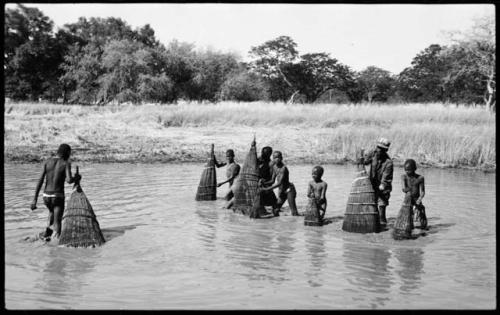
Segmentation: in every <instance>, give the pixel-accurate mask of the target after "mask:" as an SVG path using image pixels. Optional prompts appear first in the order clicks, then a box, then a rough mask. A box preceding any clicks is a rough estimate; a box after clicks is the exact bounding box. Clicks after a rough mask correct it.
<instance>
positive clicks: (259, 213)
mask: <svg viewBox="0 0 500 315" xmlns="http://www.w3.org/2000/svg"><path fill="white" fill-rule="evenodd" d="M263 198H264V191H263V190H261V189H260V188H258V189H257V193H256V194H255V199H254V202H253V204H252V208H251V210H250V213H249V214H248V215H249V216H250V218H253V219H258V218H261V217H263V216H265V215H267V211H266V208H265V207H264V205H263V201H264V199H263Z"/></svg>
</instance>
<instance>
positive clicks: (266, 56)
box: [249, 36, 299, 101]
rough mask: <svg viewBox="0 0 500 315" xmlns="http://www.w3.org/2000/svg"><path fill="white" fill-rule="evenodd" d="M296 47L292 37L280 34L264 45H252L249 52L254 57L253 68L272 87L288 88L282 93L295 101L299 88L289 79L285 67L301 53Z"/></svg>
mask: <svg viewBox="0 0 500 315" xmlns="http://www.w3.org/2000/svg"><path fill="white" fill-rule="evenodd" d="M296 47H297V44H296V43H295V42H294V41H293V39H292V38H290V37H289V36H280V37H278V38H276V39H273V40H269V41H267V42H265V43H264V44H262V45H259V46H255V47H252V48H251V49H250V52H249V54H250V56H251V57H252V58H254V60H253V61H252V63H251V64H250V65H251V68H252V70H253V71H255V72H256V73H258V74H259V75H261V76H262V77H263V78H264V79H265V80H266V81H267V82H268V83H270V85H271V87H272V88H277V87H281V88H282V89H283V86H285V87H286V88H288V89H286V90H284V91H282V92H281V94H285V95H287V96H288V97H290V96H291V98H290V101H293V96H295V95H296V94H297V93H298V89H297V88H296V87H295V86H294V85H293V84H292V82H291V81H290V80H289V79H288V77H287V75H286V74H285V71H284V68H285V67H290V64H292V63H293V62H294V61H295V60H296V58H297V57H298V54H299V53H298V51H297V49H296ZM283 83H284V85H283ZM287 90H288V91H287ZM290 92H291V93H290Z"/></svg>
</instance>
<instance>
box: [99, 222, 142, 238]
mask: <svg viewBox="0 0 500 315" xmlns="http://www.w3.org/2000/svg"><path fill="white" fill-rule="evenodd" d="M141 225H145V224H135V225H124V226H117V227H112V228H105V229H101V232H102V235H103V236H104V239H105V240H106V242H109V241H110V240H112V239H114V238H115V237H118V236H122V235H123V234H125V232H126V231H130V230H133V229H135V228H136V227H138V226H141Z"/></svg>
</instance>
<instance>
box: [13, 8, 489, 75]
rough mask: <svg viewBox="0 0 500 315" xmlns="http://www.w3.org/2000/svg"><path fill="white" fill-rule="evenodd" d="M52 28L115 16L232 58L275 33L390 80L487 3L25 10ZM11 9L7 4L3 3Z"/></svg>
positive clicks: (479, 13)
mask: <svg viewBox="0 0 500 315" xmlns="http://www.w3.org/2000/svg"><path fill="white" fill-rule="evenodd" d="M26 6H28V7H37V8H38V9H40V10H41V11H42V12H43V13H44V14H45V15H46V16H48V17H49V18H50V19H51V20H52V21H53V22H54V25H55V26H56V29H57V27H61V26H63V25H64V24H66V23H74V22H76V21H77V20H78V18H79V17H82V16H83V17H86V18H90V17H102V18H106V17H118V18H121V19H122V20H124V21H126V22H127V24H129V25H131V26H132V27H133V28H134V29H135V28H137V27H142V26H144V25H145V24H150V26H151V27H152V28H153V29H154V31H155V36H156V38H157V39H158V40H159V41H160V42H162V43H163V44H165V45H166V44H168V43H169V42H170V41H172V40H173V39H177V40H179V41H182V42H189V43H193V44H195V45H196V47H197V48H200V49H206V48H212V49H215V50H219V51H222V52H234V53H237V54H238V55H239V56H241V58H242V59H243V60H248V58H249V57H248V51H249V50H250V48H251V47H252V46H258V45H260V44H262V43H264V42H266V41H268V40H272V39H274V38H276V37H278V36H281V35H287V36H290V37H291V38H292V39H293V40H294V41H295V42H296V43H297V49H298V51H299V53H300V54H306V53H315V52H326V53H329V54H330V56H331V57H333V58H336V59H337V60H338V61H339V62H341V63H343V64H345V65H348V66H350V67H351V68H352V69H354V70H356V71H360V70H363V69H364V68H366V67H367V66H372V65H373V66H377V67H379V68H382V69H385V70H388V71H390V72H392V73H394V74H397V73H399V72H401V71H402V70H403V69H404V68H406V67H409V66H410V65H411V61H412V59H413V58H414V57H415V56H416V55H417V54H418V53H419V52H420V51H422V50H424V49H425V48H426V47H428V46H429V45H431V44H436V43H437V44H446V43H447V37H446V36H445V35H444V33H445V32H447V31H457V30H458V31H464V30H467V29H468V28H470V27H471V26H472V25H473V19H474V18H475V17H478V16H482V15H485V14H494V12H495V7H494V5H492V4H482V5H473V4H458V5H455V4H454V5H451V4H446V5H434V4H428V5H425V4H412V5H409V4H399V5H395V4H365V5H362V4H359V5H356V4H263V3H261V4H220V3H200V4H195V3H178V4H172V3H149V4H143V3H141V4H139V3H125V4H124V3H121V4H110V3H106V4H104V3H90V4H70V3H65V4H42V3H31V4H29V3H28V4H26ZM6 7H7V8H15V7H16V6H15V4H7V6H6Z"/></svg>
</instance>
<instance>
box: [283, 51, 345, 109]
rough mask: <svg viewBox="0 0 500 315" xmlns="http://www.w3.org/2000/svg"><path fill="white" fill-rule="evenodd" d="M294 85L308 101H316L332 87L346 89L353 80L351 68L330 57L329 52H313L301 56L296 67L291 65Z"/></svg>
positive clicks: (289, 71)
mask: <svg viewBox="0 0 500 315" xmlns="http://www.w3.org/2000/svg"><path fill="white" fill-rule="evenodd" d="M287 72H288V73H291V74H290V77H291V81H292V82H294V83H293V85H294V86H296V87H297V89H298V91H299V92H300V93H301V94H303V95H304V96H305V97H306V101H307V102H308V103H312V102H314V101H316V100H317V99H318V98H319V97H320V96H321V95H322V94H323V93H325V92H326V91H328V90H330V89H337V90H341V91H345V90H346V89H347V87H348V86H349V82H351V81H352V73H351V71H350V69H349V68H348V67H347V66H345V65H342V64H340V63H339V62H338V61H337V59H334V58H330V56H329V54H327V53H311V54H305V55H302V56H301V57H300V61H299V63H298V64H297V65H296V66H295V67H289V70H288V71H287Z"/></svg>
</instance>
